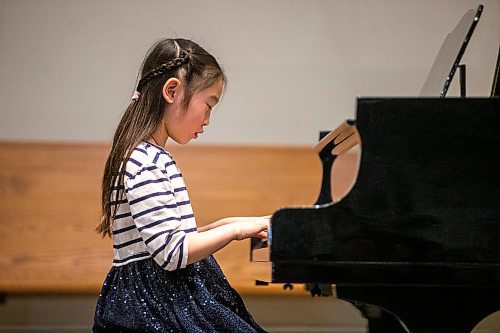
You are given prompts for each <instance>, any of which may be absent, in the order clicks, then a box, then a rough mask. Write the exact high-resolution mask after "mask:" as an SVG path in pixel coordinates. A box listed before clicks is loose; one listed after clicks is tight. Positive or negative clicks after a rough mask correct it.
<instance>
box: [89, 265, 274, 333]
mask: <svg viewBox="0 0 500 333" xmlns="http://www.w3.org/2000/svg"><path fill="white" fill-rule="evenodd" d="M93 332H95V333H97V332H127V333H128V332H200V333H208V332H265V331H264V330H263V329H262V328H261V327H259V325H257V324H256V323H255V321H254V320H253V318H252V316H251V315H250V314H249V313H248V311H247V309H246V308H245V305H244V303H243V300H242V299H241V297H240V296H239V295H238V293H237V292H236V291H235V290H234V289H233V288H232V287H231V286H230V285H229V283H228V281H227V280H226V278H225V276H224V274H223V273H222V271H221V269H220V267H219V265H218V264H217V262H216V261H215V259H214V258H213V257H211V256H210V257H208V258H207V259H204V260H202V261H200V262H197V263H194V264H191V265H188V266H186V268H183V269H179V270H175V271H166V270H164V269H162V268H161V267H160V266H159V265H158V264H156V263H155V262H154V260H153V259H146V260H141V261H136V262H132V263H130V264H127V265H125V266H121V267H112V268H111V270H110V272H109V273H108V276H107V277H106V280H105V282H104V285H103V288H102V291H101V294H100V295H99V299H98V301H97V306H96V311H95V317H94V327H93Z"/></svg>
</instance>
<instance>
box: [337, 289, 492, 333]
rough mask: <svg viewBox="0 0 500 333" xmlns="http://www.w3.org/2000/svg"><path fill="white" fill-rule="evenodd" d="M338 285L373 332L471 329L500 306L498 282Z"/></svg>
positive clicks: (339, 294) (340, 294)
mask: <svg viewBox="0 0 500 333" xmlns="http://www.w3.org/2000/svg"><path fill="white" fill-rule="evenodd" d="M336 289H337V297H338V298H339V299H343V300H346V301H349V302H351V303H353V304H354V305H355V306H356V307H357V308H358V309H360V310H361V311H362V313H363V314H364V315H365V316H366V318H367V319H368V320H369V328H370V331H369V332H370V333H373V332H377V333H378V332H390V333H392V332H395V333H396V332H397V333H400V332H411V333H416V332H418V333H421V332H426V333H431V332H432V333H469V332H471V331H472V329H474V327H475V326H477V325H478V324H479V322H480V321H481V320H482V319H484V318H485V317H487V316H488V315H490V314H492V313H494V312H496V311H499V310H500V287H499V286H496V287H495V286H493V287H489V288H488V287H485V288H482V287H466V286H464V287H424V286H422V287H418V286H413V287H410V286H342V285H337V288H336ZM372 304H373V305H375V307H372V306H371V305H372ZM381 309H384V310H386V311H387V312H385V311H384V310H381ZM373 310H376V311H373ZM377 311H378V313H377ZM391 313H392V314H394V316H391ZM398 319H399V320H400V321H401V323H402V325H399V326H400V327H398V325H397V324H398ZM384 325H387V326H384ZM405 328H406V329H407V330H405Z"/></svg>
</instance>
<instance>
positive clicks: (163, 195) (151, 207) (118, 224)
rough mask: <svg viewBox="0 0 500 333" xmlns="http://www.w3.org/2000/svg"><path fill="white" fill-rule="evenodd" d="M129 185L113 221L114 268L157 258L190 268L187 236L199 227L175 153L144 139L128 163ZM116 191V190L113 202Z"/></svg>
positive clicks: (167, 265) (168, 265)
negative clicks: (174, 157) (188, 265)
mask: <svg viewBox="0 0 500 333" xmlns="http://www.w3.org/2000/svg"><path fill="white" fill-rule="evenodd" d="M124 186H125V189H124V193H123V195H122V197H121V199H120V200H119V201H118V204H119V208H118V211H117V213H116V216H115V219H114V221H113V249H114V260H113V266H122V265H125V264H127V263H130V262H133V261H137V260H144V259H146V258H153V259H154V260H155V261H156V262H157V263H158V265H160V266H161V267H162V268H164V269H166V270H169V271H171V270H175V269H179V268H184V267H185V266H186V265H187V259H188V242H187V241H186V234H188V233H191V232H196V230H197V228H196V221H195V218H194V215H193V209H192V207H191V202H190V201H189V196H188V193H187V190H186V185H185V184H184V179H183V178H182V174H181V172H180V170H179V168H177V165H176V163H175V161H174V160H173V158H172V155H170V153H168V152H167V151H166V150H165V149H163V148H161V147H158V146H156V145H153V144H150V143H147V142H142V143H141V144H139V145H138V146H137V147H136V148H135V149H134V150H133V152H132V154H131V156H130V158H129V160H128V161H127V164H126V167H125V176H124ZM115 195H116V189H115V190H114V191H113V194H112V198H113V199H112V200H115ZM111 204H112V205H116V204H117V203H116V202H115V201H112V202H111ZM112 207H113V206H112Z"/></svg>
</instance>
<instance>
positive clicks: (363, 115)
mask: <svg viewBox="0 0 500 333" xmlns="http://www.w3.org/2000/svg"><path fill="white" fill-rule="evenodd" d="M345 126H347V127H349V126H352V128H353V129H355V130H357V132H356V134H357V135H359V138H360V142H361V144H360V148H361V149H360V150H361V158H360V165H359V171H358V176H357V179H356V182H355V184H354V186H353V187H352V189H351V191H350V192H349V193H348V194H347V195H346V196H345V197H344V198H343V199H342V200H340V201H339V202H336V203H333V202H331V201H332V200H331V195H330V193H329V192H328V191H329V190H330V186H329V183H330V174H329V172H330V169H331V163H334V162H335V153H334V154H333V155H332V150H333V151H335V150H337V151H338V150H339V149H338V148H340V147H341V143H342V141H345V138H346V137H350V138H353V137H354V138H355V137H356V136H354V135H352V133H353V132H352V131H351V132H348V135H344V137H341V136H342V134H341V135H340V136H339V133H338V131H337V132H336V133H333V132H332V133H333V134H332V135H330V137H328V136H327V137H326V138H325V139H323V141H325V142H324V143H323V144H321V146H320V148H321V149H322V151H321V152H320V157H321V159H322V161H323V164H324V174H323V182H322V188H321V193H320V195H319V197H318V202H317V203H316V204H315V205H312V206H308V207H291V208H283V209H279V210H277V211H276V212H275V213H274V214H273V215H272V218H271V227H270V233H269V240H268V242H267V244H266V243H264V244H258V243H256V242H252V247H253V248H252V252H254V255H253V256H254V257H255V256H256V254H257V253H258V252H262V251H268V256H269V259H270V263H269V264H270V266H271V268H272V269H271V272H270V276H269V279H268V280H267V281H266V282H271V283H284V284H291V283H307V284H308V285H309V286H315V285H316V286H320V287H321V286H325V285H326V286H331V285H332V284H333V285H335V290H336V295H337V297H338V298H339V299H343V300H346V301H349V302H351V303H352V304H354V305H355V306H356V307H357V308H358V309H360V310H361V311H362V313H363V314H364V315H365V317H366V318H367V319H368V323H369V324H368V325H369V331H370V333H373V332H384V333H392V332H470V331H471V330H472V329H473V328H474V327H475V326H476V325H477V324H478V323H479V322H480V321H481V320H482V319H483V318H485V317H486V316H488V315H489V314H491V313H493V312H495V311H498V310H500V99H499V98H422V97H420V98H358V100H357V112H356V120H355V125H354V122H348V123H346V124H344V128H343V129H342V131H340V132H343V133H345V130H346V127H345ZM341 128H342V127H341ZM334 132H335V131H334ZM349 147H350V145H349ZM325 152H326V154H325ZM332 156H333V158H332ZM328 165H330V166H328ZM332 181H333V182H334V181H335V175H333V179H332ZM329 199H330V200H329ZM259 247H260V248H259ZM320 291H321V289H320V290H319V291H318V289H317V288H316V289H315V291H314V292H316V293H319V292H320Z"/></svg>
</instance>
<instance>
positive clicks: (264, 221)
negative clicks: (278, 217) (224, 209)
mask: <svg viewBox="0 0 500 333" xmlns="http://www.w3.org/2000/svg"><path fill="white" fill-rule="evenodd" d="M231 219H234V221H232V225H233V226H234V228H235V233H236V236H235V239H236V240H242V239H246V238H250V237H257V238H267V235H268V230H269V220H270V216H263V217H242V218H238V217H233V218H231Z"/></svg>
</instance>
